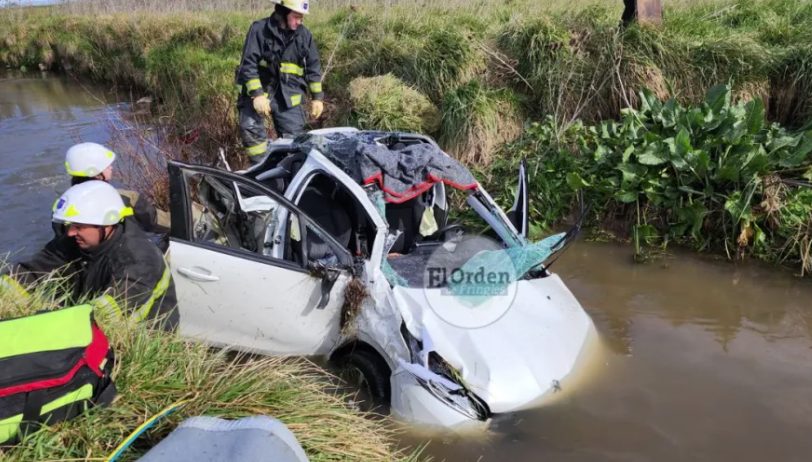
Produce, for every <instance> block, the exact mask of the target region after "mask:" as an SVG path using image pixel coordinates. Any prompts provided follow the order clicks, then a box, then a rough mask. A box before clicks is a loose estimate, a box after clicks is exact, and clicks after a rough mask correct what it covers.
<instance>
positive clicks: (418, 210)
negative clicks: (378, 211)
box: [386, 196, 426, 253]
mask: <svg viewBox="0 0 812 462" xmlns="http://www.w3.org/2000/svg"><path fill="white" fill-rule="evenodd" d="M425 208H426V206H425V204H424V203H423V201H422V200H421V198H420V197H419V196H418V197H415V198H414V199H411V200H408V201H406V202H404V203H402V204H386V221H387V222H388V223H389V232H390V233H394V232H396V231H400V232H401V234H400V236H398V239H397V241H395V244H394V245H393V246H392V248H391V249H390V250H389V251H390V252H394V253H409V252H410V251H411V250H412V248H413V247H414V245H415V243H416V242H417V238H418V236H419V230H420V220H421V219H422V218H423V211H424V210H425Z"/></svg>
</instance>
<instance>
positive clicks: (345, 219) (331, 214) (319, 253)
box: [298, 185, 353, 260]
mask: <svg viewBox="0 0 812 462" xmlns="http://www.w3.org/2000/svg"><path fill="white" fill-rule="evenodd" d="M325 189H326V188H324V187H323V186H322V185H310V186H308V187H307V188H306V189H305V191H304V193H303V194H302V197H301V198H300V199H299V204H298V205H299V208H300V209H302V211H303V212H305V213H306V214H307V215H308V216H309V217H310V218H312V219H313V221H315V222H316V223H317V224H318V225H319V226H320V227H321V228H322V229H324V230H325V231H326V232H327V233H328V234H330V236H332V237H333V238H334V239H335V240H336V241H337V242H338V243H339V244H340V245H341V246H342V247H344V248H345V249H348V247H349V244H350V237H351V236H352V228H353V227H352V220H351V219H350V214H349V213H348V212H347V210H346V208H345V207H344V205H343V204H341V203H340V202H339V201H337V200H336V193H337V187H336V188H333V190H332V191H325ZM348 250H349V249H348ZM330 254H332V252H331V251H330V247H329V246H328V245H327V243H326V242H325V241H324V240H322V239H321V238H320V237H319V236H317V235H315V234H313V233H310V234H308V235H307V255H308V258H309V259H310V260H318V259H321V258H324V257H326V256H328V255H330Z"/></svg>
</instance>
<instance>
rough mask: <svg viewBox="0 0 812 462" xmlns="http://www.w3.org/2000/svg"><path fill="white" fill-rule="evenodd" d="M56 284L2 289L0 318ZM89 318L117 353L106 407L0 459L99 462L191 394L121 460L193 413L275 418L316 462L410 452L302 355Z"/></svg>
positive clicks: (52, 299)
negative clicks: (229, 348)
mask: <svg viewBox="0 0 812 462" xmlns="http://www.w3.org/2000/svg"><path fill="white" fill-rule="evenodd" d="M61 283H62V279H60V278H59V277H58V276H54V277H52V278H51V279H49V280H46V281H45V282H43V283H41V284H40V285H38V286H37V287H36V288H32V292H33V296H32V297H31V298H28V299H24V298H20V297H17V296H16V295H15V294H12V293H8V292H2V291H0V318H8V317H12V316H20V315H24V314H30V313H33V312H34V311H37V310H41V309H43V308H55V307H57V306H59V305H61V304H62V303H63V302H64V300H63V297H62V295H61V294H62V293H63V291H62V290H60V286H61ZM95 315H96V318H97V320H99V321H100V323H101V325H102V328H103V329H104V331H105V332H106V333H107V335H108V336H109V338H110V340H111V345H112V348H113V350H114V351H115V353H116V358H117V363H116V367H115V369H114V372H113V379H114V381H115V383H116V387H117V389H118V397H117V398H116V400H115V401H114V402H113V404H112V405H110V406H108V407H104V408H93V409H91V410H89V411H88V412H86V413H85V414H83V415H81V416H80V417H77V418H75V419H72V420H70V421H66V422H62V423H59V424H56V425H53V426H49V427H45V428H44V429H43V430H42V431H40V432H37V433H35V434H33V435H31V436H30V437H28V438H27V439H26V440H24V441H22V442H21V443H20V444H18V445H17V446H16V447H13V448H11V449H6V450H4V451H3V452H2V453H0V458H2V459H3V460H8V461H32V460H97V459H98V460H101V459H102V458H104V457H106V456H107V455H109V454H110V453H111V452H112V451H113V449H114V448H115V447H116V446H117V445H118V444H119V443H120V442H121V441H122V440H123V439H124V438H126V437H127V435H128V434H129V433H130V432H132V431H133V430H134V429H135V428H136V427H138V425H140V424H141V423H143V422H144V420H146V419H147V418H149V417H151V416H152V415H154V414H156V413H158V411H160V410H161V409H163V408H164V407H166V406H168V405H170V404H172V403H175V402H177V401H179V400H181V399H190V401H189V402H188V403H187V404H185V405H184V406H183V407H182V408H180V410H179V411H177V412H176V413H175V414H173V415H171V416H170V417H168V418H166V419H164V420H163V421H161V422H160V423H159V424H158V425H157V426H156V427H155V428H154V429H152V430H150V431H149V432H147V433H146V434H145V435H143V436H142V437H141V438H140V439H139V440H138V443H137V444H136V445H135V446H134V447H133V449H131V450H130V451H129V452H128V453H127V456H128V457H127V460H134V458H136V457H137V456H138V455H140V454H142V453H143V452H145V451H146V450H148V449H149V448H150V447H152V446H153V445H155V444H156V443H157V442H158V441H160V440H161V439H162V438H163V437H165V436H166V435H167V434H168V433H169V432H170V431H171V430H172V429H173V428H175V427H176V426H177V425H178V423H179V422H180V421H182V420H183V419H185V418H187V417H190V416H195V415H209V416H219V417H224V418H239V417H244V416H249V415H269V416H272V417H275V418H278V419H280V420H281V421H282V422H284V423H285V424H286V425H287V426H288V427H289V428H290V429H291V431H293V433H294V434H295V435H296V437H297V439H298V440H299V442H300V443H301V444H302V446H303V447H304V449H305V451H306V452H307V454H308V456H309V457H310V459H311V460H314V461H333V460H348V461H349V460H352V461H355V460H380V461H384V460H386V461H389V460H397V459H410V458H414V457H413V456H412V457H410V456H407V455H406V454H404V453H401V452H398V451H396V450H395V449H393V445H392V444H393V443H392V436H393V435H392V433H391V431H390V430H387V429H386V428H384V426H383V423H382V422H381V421H379V420H373V419H369V418H368V417H367V416H365V415H363V414H361V413H359V412H357V411H354V410H351V409H349V408H348V407H347V405H346V404H345V402H344V399H343V398H342V396H340V395H337V394H334V393H329V392H326V390H327V389H328V388H330V387H334V386H336V385H337V384H336V383H335V381H334V379H332V378H331V376H329V375H328V374H327V373H325V372H324V371H323V370H321V369H319V368H318V367H316V366H314V365H313V364H312V363H310V362H308V361H307V360H304V359H280V358H268V357H253V356H246V355H235V354H233V353H229V352H226V351H224V350H216V349H210V348H208V347H206V346H204V345H202V344H198V343H192V342H188V341H185V340H183V339H182V338H180V337H179V336H177V335H176V334H170V333H165V332H163V331H157V330H152V329H150V328H149V326H146V325H144V324H136V323H133V322H130V321H129V320H125V319H121V318H115V317H112V316H108V315H105V313H101V312H97V313H95Z"/></svg>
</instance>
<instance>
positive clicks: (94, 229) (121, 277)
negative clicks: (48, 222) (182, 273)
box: [0, 180, 179, 330]
mask: <svg viewBox="0 0 812 462" xmlns="http://www.w3.org/2000/svg"><path fill="white" fill-rule="evenodd" d="M132 213H133V211H132V208H130V207H127V206H125V205H124V201H122V200H121V196H120V195H119V193H118V192H117V191H116V189H115V188H114V187H112V186H111V185H110V184H108V183H106V182H104V181H98V180H90V181H86V182H84V183H81V184H78V185H76V186H72V187H71V188H70V189H68V190H67V191H65V193H64V194H62V196H61V197H60V198H59V200H57V202H56V203H55V204H54V211H53V219H54V221H56V222H59V223H63V224H64V226H65V227H66V230H65V232H64V233H63V234H62V235H60V236H57V237H55V238H54V239H53V240H51V242H49V243H48V244H47V245H46V246H45V248H43V249H42V250H41V251H40V252H39V253H37V254H36V255H34V256H33V257H32V258H30V259H28V260H26V261H23V262H20V263H17V264H15V265H13V266H12V268H11V269H10V274H7V275H3V276H2V277H0V288H3V289H10V288H11V289H16V290H18V291H21V292H22V294H25V291H24V289H22V286H20V285H19V282H23V283H29V284H30V283H34V282H36V281H37V280H38V279H39V278H41V277H43V276H46V275H47V274H48V273H50V272H52V271H54V270H57V269H63V270H64V271H66V272H65V276H66V277H68V278H69V279H68V286H67V287H68V289H69V290H70V291H71V293H70V295H69V297H68V300H69V302H71V303H76V302H81V301H85V300H87V299H92V300H90V303H92V304H94V305H95V306H96V307H97V308H102V309H110V310H113V311H116V312H119V313H121V314H126V315H130V316H134V317H136V318H138V319H148V318H158V317H160V318H161V319H162V320H163V323H164V324H163V327H164V328H165V329H169V330H171V329H175V328H176V327H177V325H178V322H179V314H178V310H177V306H176V305H177V299H176V297H175V285H174V283H173V282H172V277H171V275H170V271H169V268H168V267H167V265H166V262H165V261H164V259H163V256H162V255H161V252H160V251H159V250H158V248H157V247H155V245H154V244H153V243H152V242H150V241H149V239H147V237H146V235H145V234H144V232H143V231H142V230H141V228H140V227H139V226H138V225H137V224H136V223H135V222H129V221H127V220H124V218H126V217H128V216H131V215H132Z"/></svg>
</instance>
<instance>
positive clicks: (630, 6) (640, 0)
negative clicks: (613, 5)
mask: <svg viewBox="0 0 812 462" xmlns="http://www.w3.org/2000/svg"><path fill="white" fill-rule="evenodd" d="M623 5H624V9H623V16H622V17H621V20H622V21H623V25H628V24H629V23H631V22H632V21H635V20H636V21H637V22H640V23H647V24H660V23H662V22H663V5H662V2H661V1H660V0H623Z"/></svg>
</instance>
